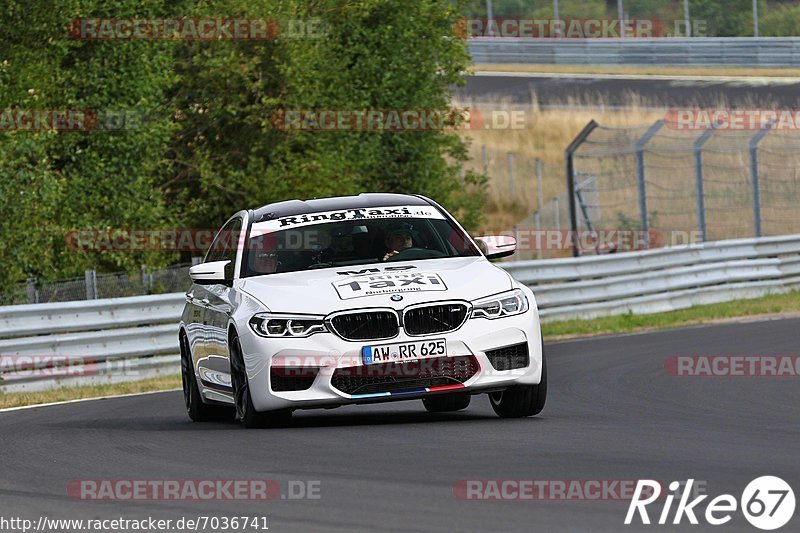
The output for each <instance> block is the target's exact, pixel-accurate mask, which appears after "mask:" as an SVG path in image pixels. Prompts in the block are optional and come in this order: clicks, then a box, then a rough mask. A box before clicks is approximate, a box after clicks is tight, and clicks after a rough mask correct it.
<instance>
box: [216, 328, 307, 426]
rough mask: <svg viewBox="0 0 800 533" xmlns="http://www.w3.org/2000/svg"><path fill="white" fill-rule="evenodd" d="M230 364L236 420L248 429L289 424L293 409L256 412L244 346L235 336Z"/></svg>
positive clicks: (231, 342)
mask: <svg viewBox="0 0 800 533" xmlns="http://www.w3.org/2000/svg"><path fill="white" fill-rule="evenodd" d="M229 348H230V363H231V385H232V387H233V401H234V405H235V411H236V419H237V420H239V421H240V422H241V423H242V425H243V426H244V427H246V428H248V429H251V428H270V427H273V428H274V427H282V426H285V425H286V424H288V423H289V421H290V420H291V418H292V411H291V409H281V410H279V411H266V412H264V411H256V408H255V407H254V406H253V398H252V396H250V382H249V380H248V379H247V372H246V371H245V366H244V357H243V356H242V346H241V344H240V343H239V336H238V335H235V334H234V335H233V337H232V338H231V341H230V346H229Z"/></svg>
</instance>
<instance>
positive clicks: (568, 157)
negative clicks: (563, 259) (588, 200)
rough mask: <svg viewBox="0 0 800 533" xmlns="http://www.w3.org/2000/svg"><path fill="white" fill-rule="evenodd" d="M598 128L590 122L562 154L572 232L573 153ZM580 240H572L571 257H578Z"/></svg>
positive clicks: (575, 226) (574, 212)
mask: <svg viewBox="0 0 800 533" xmlns="http://www.w3.org/2000/svg"><path fill="white" fill-rule="evenodd" d="M598 126H599V124H598V123H597V122H595V121H594V120H592V121H590V122H589V123H588V124H587V125H586V127H584V128H583V130H582V131H581V132H580V133H579V134H578V136H577V137H575V139H574V140H573V141H572V142H571V143H570V144H569V146H567V150H566V151H565V153H564V160H565V161H566V167H567V168H566V170H567V194H568V195H569V198H568V200H569V223H570V229H571V230H572V231H574V232H577V231H578V212H577V206H576V202H575V152H576V151H577V150H578V148H580V147H581V145H582V144H583V143H584V142H586V139H587V138H588V137H589V135H590V134H591V133H592V132H593V131H594V130H595V129H596V128H597V127H598ZM579 240H580V239H577V238H576V239H572V242H573V246H572V255H573V257H578V256H580V253H581V251H580V246H579V245H578V241H579Z"/></svg>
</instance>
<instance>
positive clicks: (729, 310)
mask: <svg viewBox="0 0 800 533" xmlns="http://www.w3.org/2000/svg"><path fill="white" fill-rule="evenodd" d="M791 313H800V291H792V292H789V293H786V294H775V295H770V296H765V297H763V298H756V299H752V300H736V301H732V302H725V303H720V304H711V305H701V306H697V307H692V308H689V309H682V310H680V311H670V312H668V313H656V314H652V315H632V314H628V315H618V316H610V317H601V318H596V319H593V320H567V321H563V322H550V323H547V324H542V334H543V335H544V339H545V341H551V342H552V341H557V340H562V339H568V338H575V337H585V336H594V335H606V334H614V333H633V332H637V331H652V330H659V329H669V328H675V327H680V326H691V325H697V324H708V323H714V322H720V321H726V320H731V319H735V318H743V317H755V316H763V317H769V316H780V315H786V314H791ZM180 386H181V378H180V375H177V374H176V375H174V376H163V377H157V378H152V379H146V380H142V381H129V382H126V383H114V384H109V385H91V386H85V387H72V388H60V389H53V390H46V391H37V392H8V393H6V392H0V409H3V408H8V407H19V406H23V405H34V404H42V403H51V402H61V401H66V400H78V399H81V398H97V397H101V396H113V395H118V394H133V393H137V392H152V391H161V390H169V389H176V388H180Z"/></svg>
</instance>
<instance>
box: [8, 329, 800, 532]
mask: <svg viewBox="0 0 800 533" xmlns="http://www.w3.org/2000/svg"><path fill="white" fill-rule="evenodd" d="M798 331H800V320H798V319H785V320H774V321H765V322H748V323H737V324H728V325H714V326H708V327H696V328H688V329H681V330H673V331H665V332H656V333H647V334H639V335H629V336H620V337H605V338H595V339H590V340H578V341H568V342H561V343H555V344H550V345H548V346H547V355H548V362H549V364H548V370H549V373H550V395H549V398H548V402H547V407H546V408H545V411H544V413H543V414H542V416H540V417H538V418H530V419H521V420H501V419H498V418H496V417H495V416H494V413H493V412H492V411H491V408H490V406H489V402H488V399H487V398H486V396H477V397H474V398H473V402H472V405H471V406H470V408H469V409H468V410H467V411H465V412H460V413H455V414H442V415H437V414H428V413H426V412H425V411H424V410H423V407H422V405H421V402H419V401H408V402H402V403H396V404H383V405H371V406H355V407H346V408H340V409H336V410H330V411H305V412H300V413H296V415H295V420H294V422H293V424H292V425H291V426H290V427H287V428H282V429H273V430H244V429H241V428H240V427H238V426H237V425H235V424H224V423H206V424H193V423H191V422H189V420H188V419H187V418H186V416H185V414H184V412H183V408H182V397H181V394H180V393H179V392H167V393H160V394H153V395H149V396H137V397H128V398H118V399H107V400H101V401H92V402H85V403H75V404H68V405H61V406H52V407H43V408H36V409H30V410H24V411H16V412H5V413H0V446H1V447H0V454H1V455H0V457H2V475H0V509H1V510H2V511H0V515H2V516H5V517H9V516H18V517H20V516H21V517H30V518H34V519H36V518H37V517H38V516H40V515H47V516H49V517H55V518H77V517H81V518H113V517H117V516H123V517H128V518H144V517H146V516H158V517H162V518H173V519H176V518H179V517H180V516H195V515H227V516H231V515H241V514H243V513H244V514H248V515H266V516H267V517H268V518H267V520H268V525H269V526H270V530H271V531H278V532H282V531H316V530H333V531H353V530H378V529H381V530H395V531H534V530H538V531H589V530H591V531H619V530H621V529H623V526H622V523H623V520H624V516H625V513H626V510H627V504H626V503H625V502H620V501H594V502H589V501H566V502H565V501H561V502H556V501H549V502H548V501H545V502H541V501H538V502H537V501H521V502H494V501H463V500H458V499H456V498H455V497H454V495H453V484H454V483H455V482H456V481H457V480H463V479H538V480H545V479H556V480H581V479H583V480H589V479H598V480H613V479H622V480H635V479H640V478H653V479H658V480H662V481H667V482H668V481H671V480H684V479H686V478H689V477H691V478H695V479H698V480H704V481H705V482H706V484H707V492H708V493H709V494H711V495H712V496H715V495H718V494H722V493H732V494H734V496H736V497H737V498H738V497H739V495H740V494H741V491H742V490H743V489H744V487H745V485H746V484H747V483H748V482H749V481H750V480H752V479H754V478H756V477H759V476H762V475H768V474H770V475H777V476H780V477H782V478H783V479H785V480H786V481H787V482H788V483H789V484H790V485H792V486H793V487H794V489H795V491H796V492H797V491H798V490H800V460H798V450H800V387H798V384H800V382H799V381H798V378H685V377H684V378H678V377H672V376H668V375H667V374H666V372H665V370H664V360H665V358H667V357H669V356H671V355H701V354H702V355H705V354H708V355H724V354H738V355H743V354H750V355H753V354H766V355H785V354H792V355H797V354H798V338H800V336H798ZM75 479H140V480H141V479H276V480H281V481H287V480H319V481H320V483H321V485H320V489H321V498H320V499H317V500H296V501H289V500H280V499H277V500H273V501H267V502H231V501H212V502H192V501H178V502H176V501H170V502H165V501H158V502H124V503H121V502H108V501H80V500H73V499H70V498H69V497H68V496H67V484H68V482H69V481H70V480H75ZM799 495H800V494H799ZM707 501H708V500H706V502H707ZM704 506H705V504H703V505H701V507H704ZM673 509H674V506H673ZM659 512H660V508H658V509H656V510H654V511H652V513H651V516H653V515H656V516H655V517H653V518H654V519H655V518H656V517H657V514H658V513H659ZM797 520H798V518H797V517H795V519H794V522H793V527H794V529H795V530H796V527H797ZM625 529H626V530H631V531H636V530H642V529H648V530H650V531H662V530H663V531H667V530H675V529H676V528H674V527H673V526H660V527H659V526H655V527H653V526H650V527H649V528H646V527H644V526H641V525H639V527H630V528H625ZM677 529H678V530H689V529H692V530H693V531H698V530H700V531H703V530H706V529H710V528H709V527H708V526H706V527H703V526H699V527H698V526H695V527H693V528H690V526H688V525H686V521H685V520H684V523H683V526H682V527H680V528H677ZM718 529H719V528H718ZM724 529H725V530H726V531H727V530H729V529H734V530H742V531H754V529H753V528H752V527H750V526H749V524H747V522H746V521H745V519H744V517H743V516H742V515H741V513H736V514H734V518H733V520H732V522H730V523H729V524H728V525H727V526H726V527H725V528H724ZM786 529H787V530H788V529H792V524H790V526H787V528H786ZM248 531H252V530H248Z"/></svg>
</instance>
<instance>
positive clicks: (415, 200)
mask: <svg viewBox="0 0 800 533" xmlns="http://www.w3.org/2000/svg"><path fill="white" fill-rule="evenodd" d="M400 205H424V206H429V205H431V204H430V203H429V202H428V201H427V200H426V199H425V198H422V197H420V196H412V195H410V194H394V193H361V194H359V195H358V196H336V197H333V198H314V199H313V200H286V201H284V202H275V203H274V204H267V205H265V206H263V207H259V208H258V209H254V210H253V221H254V222H263V221H265V220H272V219H275V218H281V217H286V216H292V215H303V214H307V213H320V212H323V211H339V210H343V209H365V208H369V207H386V206H400Z"/></svg>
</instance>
